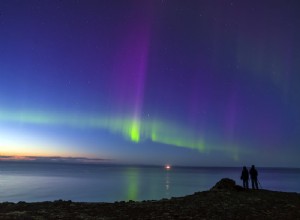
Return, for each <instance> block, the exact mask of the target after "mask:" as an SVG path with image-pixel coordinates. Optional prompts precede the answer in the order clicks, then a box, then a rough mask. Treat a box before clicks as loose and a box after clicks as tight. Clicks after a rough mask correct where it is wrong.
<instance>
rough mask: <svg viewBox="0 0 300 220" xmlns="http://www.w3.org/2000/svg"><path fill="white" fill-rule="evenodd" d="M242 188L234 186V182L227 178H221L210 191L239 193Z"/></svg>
mask: <svg viewBox="0 0 300 220" xmlns="http://www.w3.org/2000/svg"><path fill="white" fill-rule="evenodd" d="M241 190H243V188H242V187H241V186H238V185H236V184H235V181H234V180H232V179H229V178H223V179H221V180H220V181H219V182H217V183H216V185H215V186H213V187H212V188H211V189H210V191H241Z"/></svg>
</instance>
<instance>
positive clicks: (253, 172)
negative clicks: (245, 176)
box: [249, 165, 258, 189]
mask: <svg viewBox="0 0 300 220" xmlns="http://www.w3.org/2000/svg"><path fill="white" fill-rule="evenodd" d="M249 173H250V177H251V184H252V189H258V184H257V176H258V173H257V170H256V169H255V166H254V165H252V167H251V169H250V172H249Z"/></svg>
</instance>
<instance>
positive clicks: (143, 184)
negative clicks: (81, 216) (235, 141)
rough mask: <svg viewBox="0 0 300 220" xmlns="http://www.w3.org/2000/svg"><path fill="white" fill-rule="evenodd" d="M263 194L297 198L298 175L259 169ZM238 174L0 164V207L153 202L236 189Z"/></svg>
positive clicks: (236, 171)
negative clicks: (229, 184) (226, 181)
mask: <svg viewBox="0 0 300 220" xmlns="http://www.w3.org/2000/svg"><path fill="white" fill-rule="evenodd" d="M258 171H259V181H260V184H261V186H262V187H263V188H264V189H269V190H278V191H287V192H298V193H300V169H286V168H284V169H283V168H258ZM240 173H241V169H240V168H183V167H172V169H171V170H165V169H164V167H145V166H112V165H93V164H55V163H52V164H46V163H25V162H24V163H21V162H0V202H5V201H9V202H18V201H27V202H35V201H52V200H58V199H63V200H72V201H84V202H114V201H128V200H136V201H141V200H152V199H162V198H171V197H177V196H184V195H188V194H193V193H194V192H197V191H204V190H209V189H210V188H211V187H212V186H213V185H214V184H215V183H216V182H217V181H219V180H220V179H221V178H224V177H228V178H231V179H233V180H235V181H236V183H237V184H239V185H240V184H241V181H240V179H239V177H240Z"/></svg>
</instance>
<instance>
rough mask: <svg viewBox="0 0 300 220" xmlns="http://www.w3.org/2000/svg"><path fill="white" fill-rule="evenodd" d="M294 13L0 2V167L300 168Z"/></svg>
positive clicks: (210, 0) (241, 7)
mask: <svg viewBox="0 0 300 220" xmlns="http://www.w3.org/2000/svg"><path fill="white" fill-rule="evenodd" d="M299 11H300V2H299V1H298V0H294V1H293V0H282V1H277V0H191V1H179V0H177V1H176V0H135V1H134V0H126V1H123V0H99V1H96V0H59V1H58V0H35V1H34V0H26V1H23V0H18V1H17V0H0V158H2V160H6V159H14V158H21V159H31V160H41V159H44V160H54V159H58V160H59V159H66V160H72V159H74V160H89V159H90V160H91V161H94V159H95V160H96V161H98V160H99V161H100V162H101V161H103V162H110V163H121V164H155V165H164V164H172V165H190V166H243V165H247V166H250V165H251V164H256V166H276V167H281V166H283V167H300V160H299V155H300V117H299V116H300V86H299V83H300V73H299V71H300V41H299V39H300V13H299ZM29 156H30V157H29ZM52 157H53V158H52ZM69 157H72V158H69ZM85 158H86V159H85ZM0 160H1V159H0Z"/></svg>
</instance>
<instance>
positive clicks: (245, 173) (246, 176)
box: [241, 166, 249, 189]
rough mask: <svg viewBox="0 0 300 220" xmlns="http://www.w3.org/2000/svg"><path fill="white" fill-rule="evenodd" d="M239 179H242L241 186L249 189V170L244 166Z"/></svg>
mask: <svg viewBox="0 0 300 220" xmlns="http://www.w3.org/2000/svg"><path fill="white" fill-rule="evenodd" d="M241 180H243V187H244V188H245V189H249V172H248V169H247V168H246V167H245V166H244V167H243V171H242V175H241Z"/></svg>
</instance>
